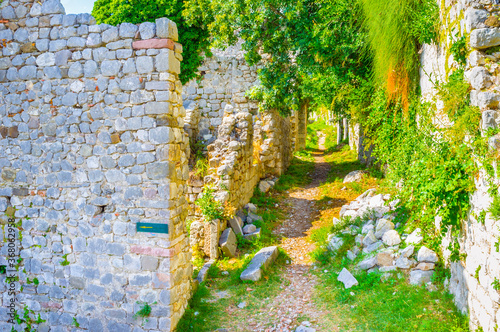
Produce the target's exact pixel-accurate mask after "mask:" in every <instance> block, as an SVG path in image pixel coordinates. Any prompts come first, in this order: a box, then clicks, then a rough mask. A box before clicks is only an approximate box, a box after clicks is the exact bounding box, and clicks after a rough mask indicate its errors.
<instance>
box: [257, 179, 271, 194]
mask: <svg viewBox="0 0 500 332" xmlns="http://www.w3.org/2000/svg"><path fill="white" fill-rule="evenodd" d="M269 189H271V185H270V184H269V182H267V181H266V180H262V181H260V182H259V190H260V192H263V193H267V192H268V191H269Z"/></svg>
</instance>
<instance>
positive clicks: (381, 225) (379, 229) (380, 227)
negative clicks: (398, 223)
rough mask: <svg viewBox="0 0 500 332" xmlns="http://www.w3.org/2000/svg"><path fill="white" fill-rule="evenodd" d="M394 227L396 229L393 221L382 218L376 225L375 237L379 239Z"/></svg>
mask: <svg viewBox="0 0 500 332" xmlns="http://www.w3.org/2000/svg"><path fill="white" fill-rule="evenodd" d="M393 229H394V224H393V223H392V221H389V220H387V219H384V218H381V219H379V220H378V221H377V225H376V227H375V237H376V238H377V239H381V238H382V237H383V236H384V234H385V233H386V232H388V231H390V230H393Z"/></svg>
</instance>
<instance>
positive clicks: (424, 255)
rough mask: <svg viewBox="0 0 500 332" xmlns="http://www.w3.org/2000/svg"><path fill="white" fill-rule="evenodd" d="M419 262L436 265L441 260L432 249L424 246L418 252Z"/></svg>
mask: <svg viewBox="0 0 500 332" xmlns="http://www.w3.org/2000/svg"><path fill="white" fill-rule="evenodd" d="M417 260H418V261H419V262H429V263H436V262H437V261H438V260H439V258H438V256H437V254H436V253H435V252H434V251H432V250H431V249H429V248H427V247H425V246H423V247H422V248H420V250H419V251H418V254H417Z"/></svg>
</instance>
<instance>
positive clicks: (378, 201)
mask: <svg viewBox="0 0 500 332" xmlns="http://www.w3.org/2000/svg"><path fill="white" fill-rule="evenodd" d="M368 204H369V205H370V207H372V208H374V207H382V206H384V204H385V201H384V195H382V194H378V195H375V196H373V197H372V198H371V199H370V202H369V203H368Z"/></svg>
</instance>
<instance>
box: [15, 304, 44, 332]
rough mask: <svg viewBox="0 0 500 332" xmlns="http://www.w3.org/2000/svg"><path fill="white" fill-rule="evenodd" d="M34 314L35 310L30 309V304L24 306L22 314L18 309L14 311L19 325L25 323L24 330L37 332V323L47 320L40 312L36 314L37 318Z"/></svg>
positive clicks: (25, 331)
mask: <svg viewBox="0 0 500 332" xmlns="http://www.w3.org/2000/svg"><path fill="white" fill-rule="evenodd" d="M34 316H35V312H34V311H33V310H30V309H28V306H24V308H23V312H22V316H21V315H20V314H19V312H18V311H16V312H14V321H15V322H16V323H17V324H19V325H21V324H25V327H24V332H36V331H37V329H36V326H35V325H38V324H42V323H45V320H43V319H42V318H41V316H40V314H38V316H36V319H35V318H33V317H34ZM12 329H13V330H14V327H12ZM14 331H15V330H14Z"/></svg>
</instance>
